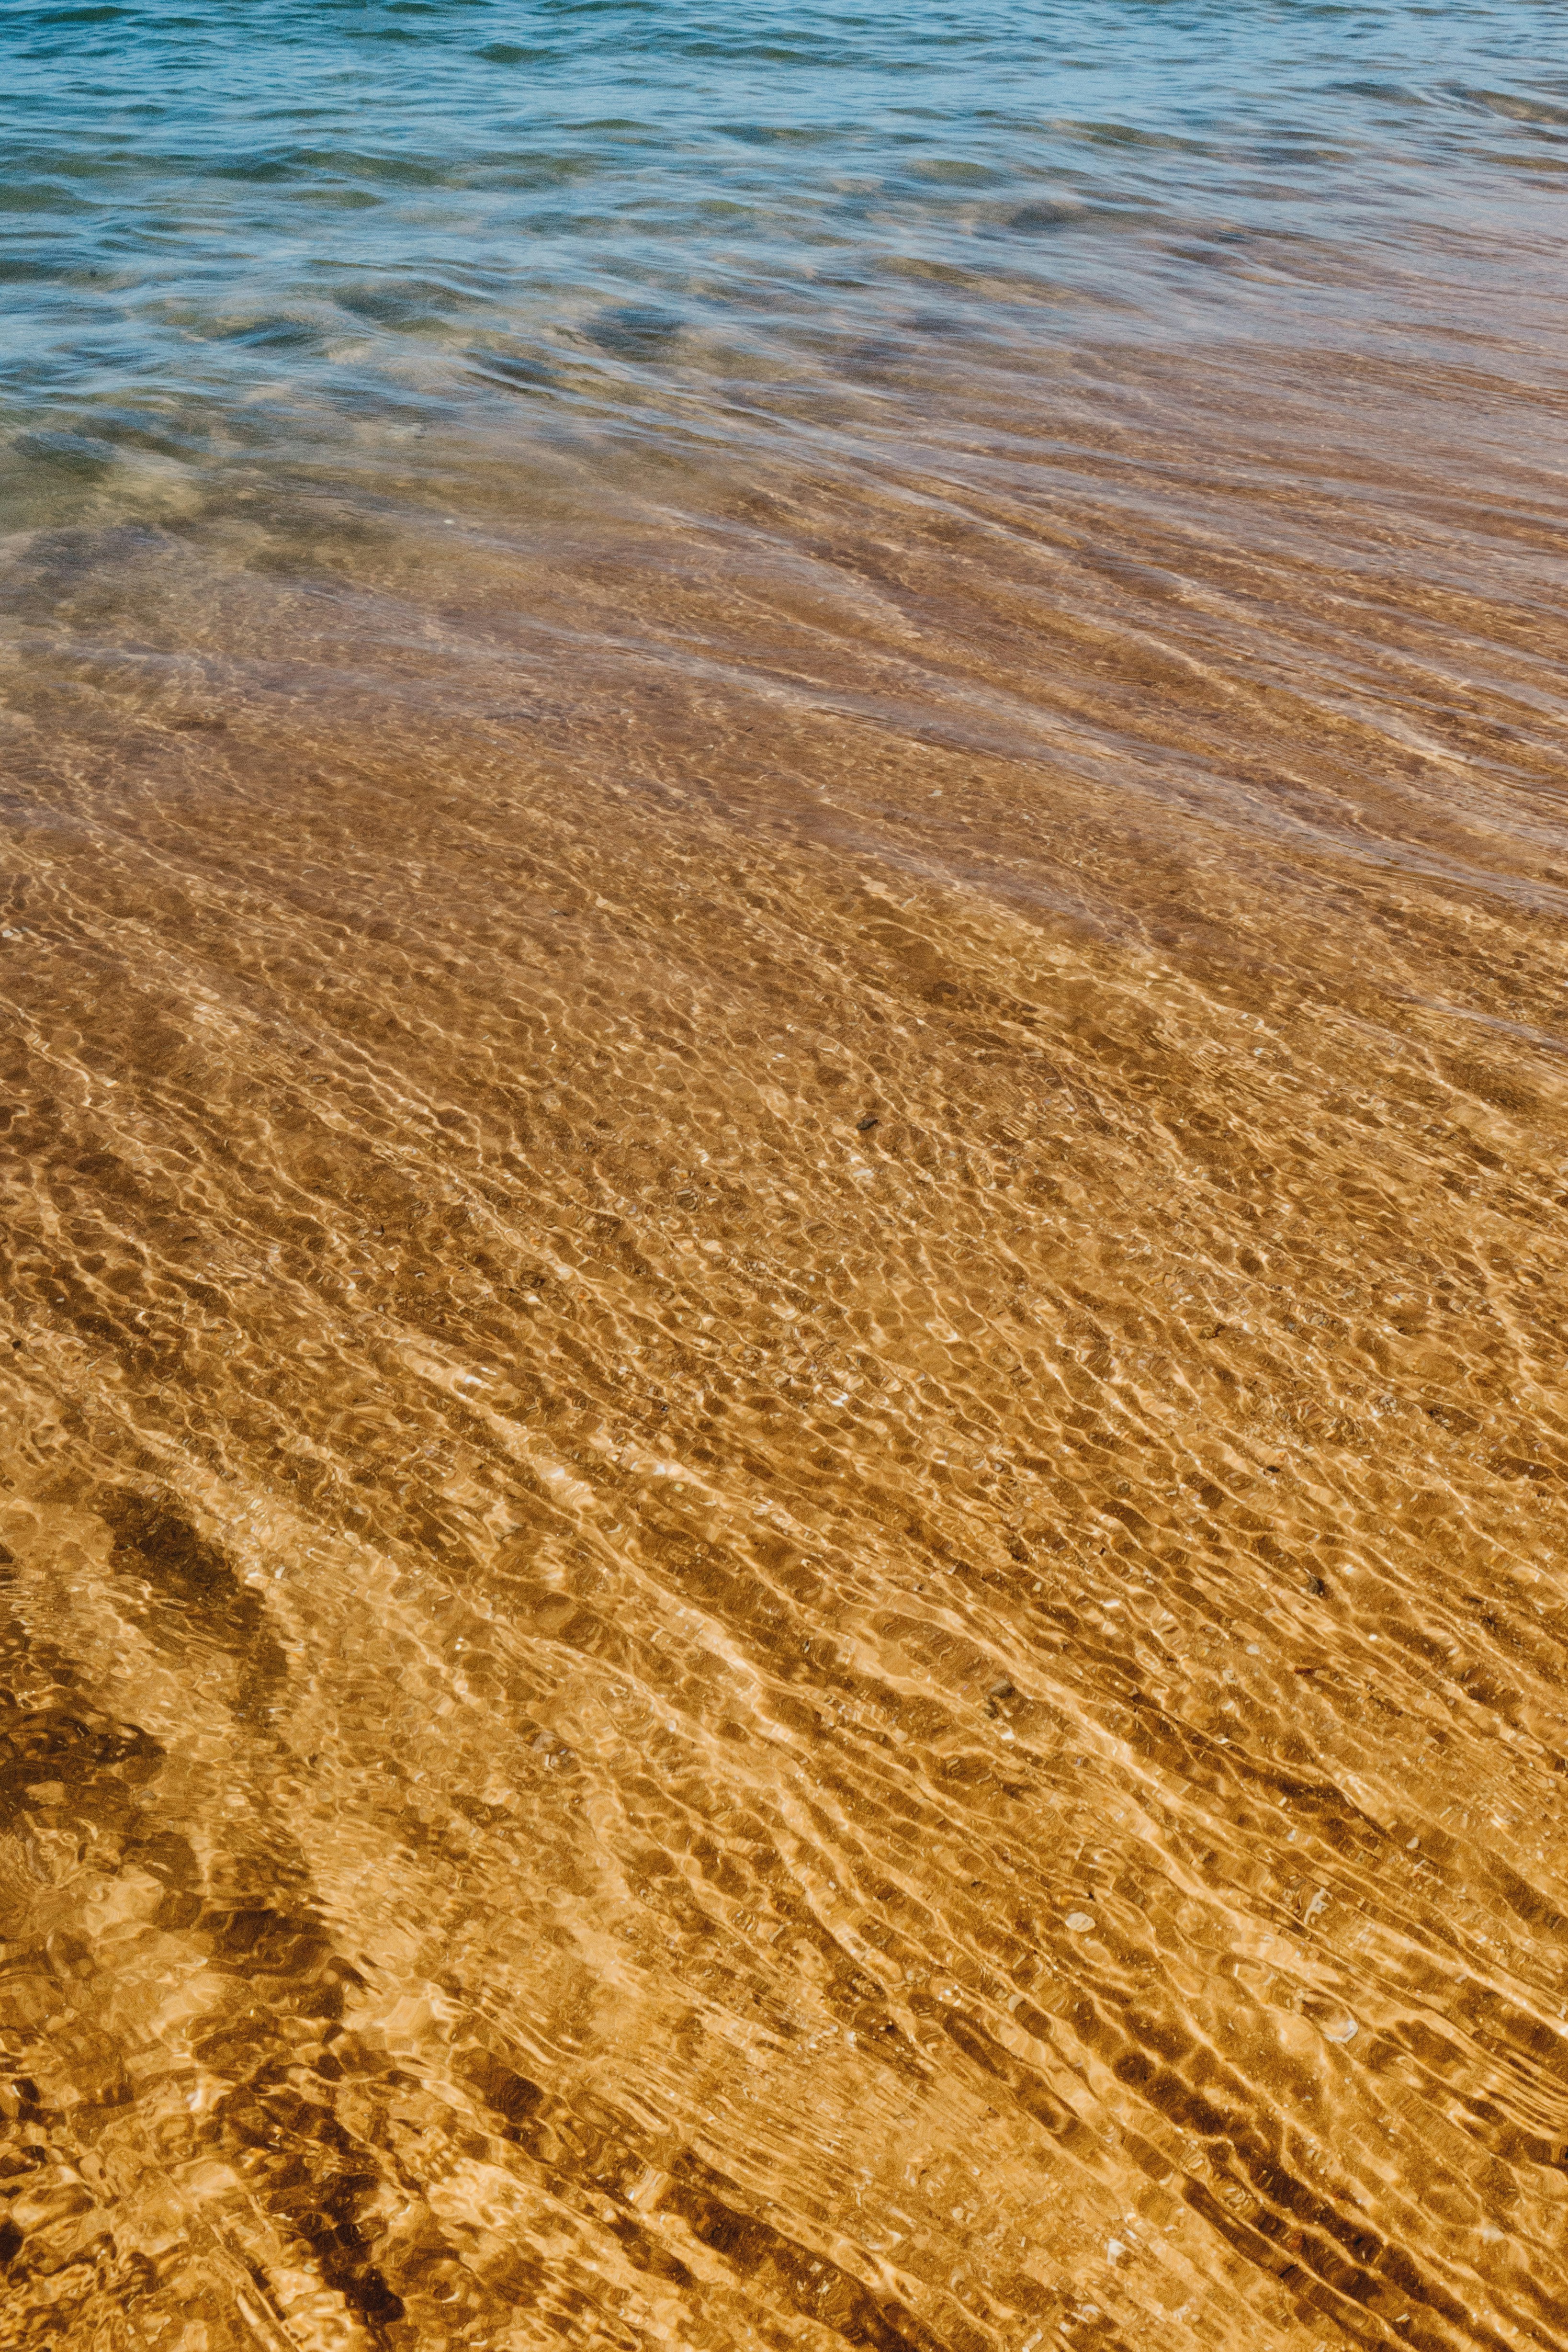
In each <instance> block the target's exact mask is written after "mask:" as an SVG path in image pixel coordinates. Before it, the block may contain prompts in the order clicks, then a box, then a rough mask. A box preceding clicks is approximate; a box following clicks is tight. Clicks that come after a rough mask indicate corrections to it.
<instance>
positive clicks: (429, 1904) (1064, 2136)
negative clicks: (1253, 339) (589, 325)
mask: <svg viewBox="0 0 1568 2352" xmlns="http://www.w3.org/2000/svg"><path fill="white" fill-rule="evenodd" d="M1264 365H1265V363H1264V362H1263V360H1262V359H1260V357H1259V355H1257V354H1253V355H1251V356H1250V357H1249V358H1247V359H1245V360H1234V361H1229V362H1227V361H1225V360H1223V359H1220V358H1215V359H1212V360H1211V361H1210V362H1206V363H1205V364H1204V365H1203V366H1201V367H1200V366H1199V365H1198V364H1197V362H1192V363H1191V364H1189V365H1188V366H1187V367H1186V370H1185V372H1184V371H1183V370H1182V369H1179V368H1176V367H1175V366H1174V364H1173V365H1171V366H1168V367H1166V368H1165V369H1164V372H1163V373H1162V363H1156V362H1154V361H1152V360H1149V359H1147V358H1145V359H1143V360H1138V359H1136V358H1134V357H1129V356H1126V355H1124V356H1123V358H1122V359H1121V360H1120V361H1119V362H1116V363H1115V365H1114V366H1113V365H1112V363H1111V362H1105V364H1104V367H1103V371H1102V381H1101V382H1100V383H1099V384H1098V385H1097V386H1094V387H1092V388H1091V389H1092V396H1091V391H1090V390H1085V389H1084V387H1083V385H1082V383H1079V384H1077V385H1076V386H1075V384H1074V383H1073V382H1072V381H1071V380H1069V381H1064V383H1062V385H1061V386H1060V387H1059V391H1058V394H1057V404H1056V405H1055V406H1054V407H1053V408H1052V409H1051V414H1050V415H1049V416H1048V417H1046V418H1044V420H1043V421H1039V422H1037V425H1036V426H1035V428H1034V430H1033V437H1032V438H1030V435H1029V433H1028V432H1027V431H1026V426H1025V424H1024V423H1023V422H1021V421H1019V419H1018V418H1013V419H1007V418H1003V417H1001V416H1000V415H998V416H996V417H993V418H992V419H990V420H989V421H988V422H986V421H984V420H982V421H981V422H980V423H977V424H976V425H975V426H974V428H973V431H972V433H971V434H970V436H969V437H968V438H967V439H966V438H964V437H963V436H958V435H954V436H952V438H951V441H950V444H949V446H946V448H945V449H943V448H941V447H939V446H937V445H936V443H935V442H934V444H933V447H934V449H935V450H936V454H935V455H933V454H932V451H927V452H926V453H925V457H923V458H921V460H920V461H919V463H916V462H915V459H914V458H913V457H906V458H904V459H900V458H899V457H897V456H896V454H895V453H894V454H890V453H889V452H887V451H882V452H880V453H879V452H878V451H876V450H871V451H870V452H869V453H867V452H865V451H862V453H861V455H860V456H859V457H858V458H857V460H856V464H855V465H854V466H853V467H851V466H848V465H844V466H841V467H839V468H838V469H837V471H835V469H834V467H833V466H832V465H831V464H830V463H829V462H828V460H827V459H826V458H825V457H824V458H823V460H822V462H821V464H820V465H819V464H814V463H808V462H804V461H802V460H801V459H800V458H799V457H795V458H793V459H791V460H790V461H789V464H786V462H785V460H784V459H783V458H779V457H775V458H773V459H770V460H766V461H765V460H764V459H763V458H762V457H757V458H756V459H755V461H754V462H751V463H748V465H747V467H744V468H737V469H735V470H732V471H731V472H729V473H726V472H725V471H724V470H723V467H722V465H721V464H720V462H719V461H718V460H717V459H716V458H711V457H704V456H703V454H702V452H701V451H700V450H699V449H697V448H696V447H695V445H694V448H693V451H692V452H691V453H690V454H689V456H688V457H687V458H686V459H685V460H684V461H683V464H684V468H685V469H684V471H683V469H682V466H681V465H677V464H676V463H675V462H674V460H670V461H668V462H667V463H666V465H665V470H664V472H663V473H661V474H659V475H658V476H657V478H653V479H652V480H651V481H650V479H648V478H637V477H636V475H635V469H634V467H633V466H632V461H631V460H630V459H629V458H621V457H615V456H614V455H613V453H612V454H611V455H609V456H606V455H604V454H603V453H602V452H601V454H600V455H599V456H598V457H595V458H593V460H592V463H591V464H590V463H589V461H588V460H586V459H585V460H583V461H582V464H581V466H580V467H579V468H578V470H577V471H575V472H574V470H573V468H574V466H576V465H577V461H576V460H574V459H570V458H569V457H566V456H561V457H559V458H558V459H555V460H551V461H549V464H547V463H546V461H545V459H543V458H542V457H541V458H539V459H538V468H539V469H540V470H539V471H538V476H537V478H535V479H534V480H533V482H532V486H531V488H530V487H529V486H528V485H527V484H525V485H524V486H523V488H517V482H516V479H515V477H514V475H513V473H511V472H509V471H508V465H509V464H510V463H511V462H512V461H511V460H510V459H509V458H508V457H507V453H505V452H497V454H496V456H495V460H494V466H493V469H492V472H491V474H490V475H489V476H488V477H487V478H486V477H485V475H484V466H485V465H486V463H488V462H489V460H487V459H486V458H485V457H484V453H483V451H480V452H479V454H478V455H476V454H475V453H474V451H472V450H470V452H469V456H468V459H467V460H466V461H465V462H469V463H470V464H471V467H472V468H473V469H475V470H473V472H472V477H471V478H469V479H468V481H467V487H466V488H465V490H464V492H463V497H464V499H465V501H466V503H465V504H463V505H461V506H460V507H459V508H458V509H456V510H457V512H458V532H457V536H456V538H455V539H454V538H453V537H452V536H451V535H450V531H449V529H448V527H447V526H446V525H445V523H444V519H443V514H442V512H441V510H440V509H439V508H433V509H432V510H431V515H430V520H429V527H428V530H420V529H418V528H416V527H415V525H414V524H413V523H411V522H409V521H408V520H406V517H405V519H404V520H402V522H400V523H399V524H398V525H397V527H396V528H395V529H393V528H392V526H391V525H390V524H389V525H387V526H386V527H384V528H383V527H381V526H379V525H375V524H374V523H373V520H371V521H367V520H365V519H364V518H365V516H366V514H367V513H369V512H370V511H371V504H370V503H367V500H366V499H365V498H364V497H362V496H361V495H360V493H358V492H356V494H355V495H356V497H360V503H359V505H357V506H356V505H355V503H354V499H350V498H349V497H348V496H347V495H345V496H344V497H342V498H340V499H337V500H336V501H334V499H333V498H331V497H330V496H329V494H328V492H327V490H326V489H325V488H322V489H320V490H319V496H318V495H316V494H315V493H312V494H311V496H310V497H307V496H306V495H305V494H304V493H303V492H302V493H300V497H301V498H302V499H304V504H303V506H302V507H301V506H300V505H299V503H298V499H297V501H296V507H295V508H294V509H289V511H288V513H285V511H284V509H283V507H282V505H281V504H279V505H278V506H277V510H276V511H274V510H273V509H272V508H270V507H269V505H268V499H269V492H268V489H267V484H266V481H265V479H264V478H261V477H259V476H258V477H257V478H256V482H255V483H254V484H252V485H251V488H250V489H249V490H248V491H247V492H245V493H243V494H242V493H241V492H237V491H236V492H235V495H234V497H233V498H232V499H229V501H228V502H227V503H226V504H222V505H221V506H220V507H214V509H213V511H212V512H210V513H206V514H204V515H200V516H196V517H193V518H187V519H186V520H185V521H184V522H183V523H182V524H181V526H180V528H178V529H176V528H173V527H172V526H171V525H170V524H168V523H167V522H166V521H165V522H158V521H157V520H153V521H152V522H147V521H145V520H143V521H139V522H134V523H122V522H112V521H106V522H104V523H102V524H101V526H99V525H95V524H94V523H93V522H92V520H91V519H90V518H89V519H88V520H81V521H78V523H76V524H73V525H71V526H70V527H68V528H66V527H62V528H60V529H58V530H52V531H50V530H46V531H41V532H38V533H36V534H35V535H34V536H33V537H31V538H30V539H28V540H26V541H23V542H19V543H17V544H16V545H14V546H13V549H12V562H13V568H14V577H15V578H16V579H17V580H19V582H20V584H21V593H20V601H19V603H18V604H17V605H16V607H15V614H16V617H15V618H14V621H13V624H12V631H11V637H10V640H9V643H10V654H9V656H8V661H9V667H8V670H7V679H8V685H7V715H6V719H5V747H6V751H5V825H6V834H5V897H4V929H3V937H0V952H3V956H4V963H3V967H0V971H3V986H4V999H5V1022H4V1049H3V1050H4V1067H3V1087H0V1101H3V1104H4V1108H3V1109H0V1119H3V1121H4V1123H5V1161H4V1186H5V1190H4V1205H5V1223H4V1230H5V1265H4V1318H5V1320H4V1328H3V1329H0V1379H3V1382H4V1398H5V1443H4V1459H5V1486H4V1489H3V1496H0V1536H3V1538H4V1545H5V1550H4V1554H3V1558H4V1579H5V1581H4V1587H3V1611H4V1613H3V1617H0V1624H3V1629H4V1630H3V1636H0V1639H3V1645H4V1647H3V1654H4V1662H5V1665H4V1685H5V1691H6V1693H7V1696H6V1698H5V1712H4V1715H3V1717H0V1725H3V1732H0V1737H3V1740H4V1747H3V1748H0V1755H3V1758H4V1767H3V1771H4V1780H3V1786H4V1816H3V1818H4V1838H3V1843H0V1933H3V1937H4V1941H3V1943H0V2004H3V2006H0V2021H3V2038H0V2053H3V2056H0V2068H3V2073H0V2104H3V2106H4V2111H5V2121H4V2132H3V2137H0V2200H3V2203H0V2210H3V2212H4V2215H5V2219H4V2220H3V2221H0V2254H3V2256H4V2258H5V2264H4V2268H3V2270H0V2281H3V2282H4V2285H3V2294H0V2342H3V2343H4V2344H5V2346H7V2347H29V2352H33V2347H46V2346H50V2347H66V2346H70V2347H75V2346H78V2345H84V2346H85V2345H91V2346H103V2347H144V2346H145V2347H157V2352H203V2347H206V2352H220V2347H240V2346H247V2347H248V2346H257V2347H268V2352H277V2347H285V2346H289V2345H292V2346H298V2347H342V2352H350V2347H353V2352H360V2347H445V2346H449V2345H450V2346H456V2345H459V2344H461V2345H474V2346H485V2347H497V2352H500V2347H507V2352H510V2347H534V2346H553V2345H556V2344H566V2345H581V2346H592V2347H627V2352H632V2347H652V2346H661V2347H663V2346H675V2347H712V2352H732V2347H733V2348H734V2352H738V2347H777V2352H785V2347H790V2352H830V2347H840V2346H841V2345H842V2344H844V2343H848V2344H852V2345H857V2346H869V2347H876V2352H993V2347H996V2352H1002V2347H1006V2352H1027V2347H1034V2346H1044V2347H1056V2346H1063V2345H1065V2346H1070V2347H1075V2352H1133V2347H1137V2352H1145V2347H1147V2352H1155V2347H1158V2352H1185V2347H1197V2346H1199V2345H1207V2346H1217V2347H1238V2352H1254V2348H1255V2347H1298V2346H1304V2345H1307V2344H1311V2343H1323V2344H1330V2345H1340V2344H1344V2345H1357V2346H1362V2345H1364V2346H1375V2345H1385V2344H1394V2343H1404V2344H1411V2345H1421V2346H1426V2347H1434V2352H1436V2347H1445V2352H1447V2347H1460V2346H1466V2347H1469V2346H1487V2347H1504V2346H1509V2347H1513V2346H1541V2347H1551V2346H1560V2345H1561V2344H1562V2343H1563V2341H1564V2339H1565V2336H1568V2286H1565V2264H1564V2231H1563V2222H1564V2214H1565V2210H1568V1987H1565V1983H1564V1957H1565V1951H1568V1920H1565V1918H1564V1905H1565V1899H1568V1898H1565V1894H1564V1886H1563V1862H1564V1855H1565V1851H1568V1840H1565V1837H1564V1831H1563V1797H1564V1792H1565V1790H1568V1782H1565V1780H1564V1778H1563V1772H1564V1746H1565V1744H1568V1743H1565V1740H1564V1732H1563V1711H1562V1687H1563V1652H1564V1640H1565V1637H1568V1616H1565V1599H1568V1596H1565V1593H1564V1587H1563V1558H1564V1551H1563V1544H1564V1520H1563V1480H1564V1478H1565V1477H1568V1399H1565V1395H1564V1381H1563V1328H1562V1318H1563V1256H1564V1248H1563V1235H1564V1226H1563V1209H1564V1206H1565V1204H1568V1192H1565V1190H1564V1168H1563V1148H1564V1138H1565V1133H1568V1122H1565V1118H1564V1112H1565V1108H1568V1090H1565V1087H1564V1082H1563V1052H1562V1045H1561V1040H1562V1037H1563V990H1564V986H1565V984H1568V964H1565V963H1564V961H1563V956H1562V952H1561V943H1562V938H1563V930H1562V916H1563V906H1564V895H1565V893H1568V842H1565V841H1564V837H1563V801H1562V793H1563V768H1562V765H1561V756H1562V748H1563V745H1562V733H1561V726H1560V721H1561V717H1562V702H1561V684H1562V677H1561V671H1560V669H1559V668H1558V667H1557V665H1558V663H1559V662H1560V660H1561V658H1562V655H1563V629H1562V626H1561V611H1562V608H1561V604H1560V601H1559V598H1560V590H1561V571H1560V568H1554V566H1555V562H1556V559H1555V558H1554V555H1553V547H1554V545H1555V546H1557V547H1560V546H1561V541H1560V538H1554V534H1556V533H1559V532H1560V530H1561V524H1562V520H1563V499H1562V494H1561V478H1560V477H1553V476H1552V475H1550V474H1549V473H1548V471H1547V469H1546V455H1547V452H1548V450H1549V449H1550V448H1551V447H1552V446H1560V404H1558V405H1557V406H1556V407H1554V405H1553V403H1552V400H1551V399H1550V398H1549V397H1548V396H1547V395H1546V394H1538V395H1537V394H1529V393H1528V391H1527V390H1521V389H1519V388H1517V387H1515V388H1512V389H1511V388H1510V387H1509V386H1507V385H1506V384H1503V383H1500V382H1497V383H1489V382H1488V380H1487V379H1486V377H1485V375H1484V373H1482V372H1481V370H1480V368H1479V363H1478V366H1477V369H1476V370H1475V371H1474V372H1470V373H1467V372H1466V371H1464V370H1455V371H1453V372H1451V373H1449V374H1448V375H1446V376H1445V375H1444V374H1442V373H1440V372H1436V371H1434V372H1432V373H1429V375H1428V376H1427V379H1426V380H1425V381H1423V382H1422V383H1420V384H1419V386H1418V387H1417V388H1415V389H1413V388H1412V383H1410V382H1408V381H1406V382H1401V381H1399V380H1397V379H1396V376H1395V375H1393V374H1390V375H1389V376H1388V377H1387V378H1386V379H1385V380H1380V379H1379V378H1378V377H1377V375H1376V373H1375V371H1374V370H1369V371H1368V372H1367V373H1366V374H1365V375H1364V377H1363V378H1362V379H1360V380H1355V379H1354V378H1345V379H1339V380H1336V381H1334V382H1333V383H1332V384H1331V386H1330V387H1329V390H1328V394H1326V395H1325V394H1324V392H1323V390H1322V387H1321V386H1320V385H1319V384H1318V383H1316V381H1315V380H1314V377H1313V373H1312V364H1311V362H1309V361H1307V360H1306V359H1304V358H1303V359H1300V360H1292V359H1291V358H1290V357H1289V356H1288V355H1287V356H1281V355H1279V354H1276V355H1274V356H1273V357H1272V358H1271V359H1270V360H1269V361H1268V362H1267V367H1268V369H1269V370H1270V371H1271V373H1270V376H1269V389H1268V394H1267V397H1266V398H1265V397H1262V396H1260V393H1259V389H1258V387H1259V383H1260V370H1262V369H1263V368H1264ZM1118 370H1119V373H1118ZM1478 417H1484V418H1485V420H1486V423H1485V427H1484V430H1483V429H1481V428H1480V427H1479V426H1478V425H1477V423H1476V420H1477V418H1478ZM1553 436H1556V439H1555V441H1554V439H1553ZM552 464H553V465H554V466H555V468H556V470H555V471H554V472H553V473H552V472H551V471H550V465H552ZM594 467H598V469H599V471H598V473H597V475H594V474H593V468H594ZM616 467H620V468H621V472H620V473H619V474H617V473H616ZM591 475H592V476H593V478H592V480H591V481H590V479H589V478H590V476H591ZM607 481H608V484H609V487H608V488H607V487H606V482H607ZM541 482H542V483H543V484H544V485H545V489H544V490H541V489H540V488H539V485H540V483H541ZM585 482H587V483H588V488H583V484H584V483H585ZM574 486H575V487H574ZM416 487H417V486H416ZM397 488H398V486H397V484H396V483H395V482H394V483H392V484H391V486H390V489H389V496H390V495H392V493H393V492H396V491H397ZM546 491H548V493H549V495H548V496H546V495H545V492H546ZM411 495H412V493H411ZM455 495H456V494H455V493H454V494H453V496H454V497H455ZM312 497H314V501H315V502H314V504H312V503H311V498H312ZM529 499H533V500H534V501H535V505H534V508H532V509H530V507H529V503H528V501H529ZM574 499H575V500H576V503H575V505H574V503H573V501H574ZM552 501H553V504H552ZM371 503H373V501H372V502H371ZM546 509H548V511H546ZM536 510H537V511H536ZM301 512H303V513H305V514H306V515H307V518H308V523H309V528H310V530H313V531H314V532H315V534H316V541H315V545H314V550H313V551H312V552H311V553H310V554H309V557H308V560H307V558H306V557H305V556H303V555H301V553H300V551H299V550H300V542H299V541H298V529H299V528H301V526H299V524H298V515H299V513H301ZM612 513H614V514H615V515H616V517H617V520H615V522H614V524H613V527H612V525H611V524H610V523H609V522H608V521H607V520H605V518H606V517H607V516H608V515H610V514H612ZM530 514H533V515H534V516H535V520H529V516H530ZM539 514H542V517H543V519H542V520H538V515H539ZM290 515H292V516H293V520H292V521H291V520H290ZM672 517H674V519H675V520H674V522H672V520H671V518H672ZM290 530H295V532H296V537H295V538H293V539H290V537H289V532H290ZM873 1120H874V1121H875V1124H874V1125H872V1124H869V1123H868V1122H871V1121H873Z"/></svg>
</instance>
